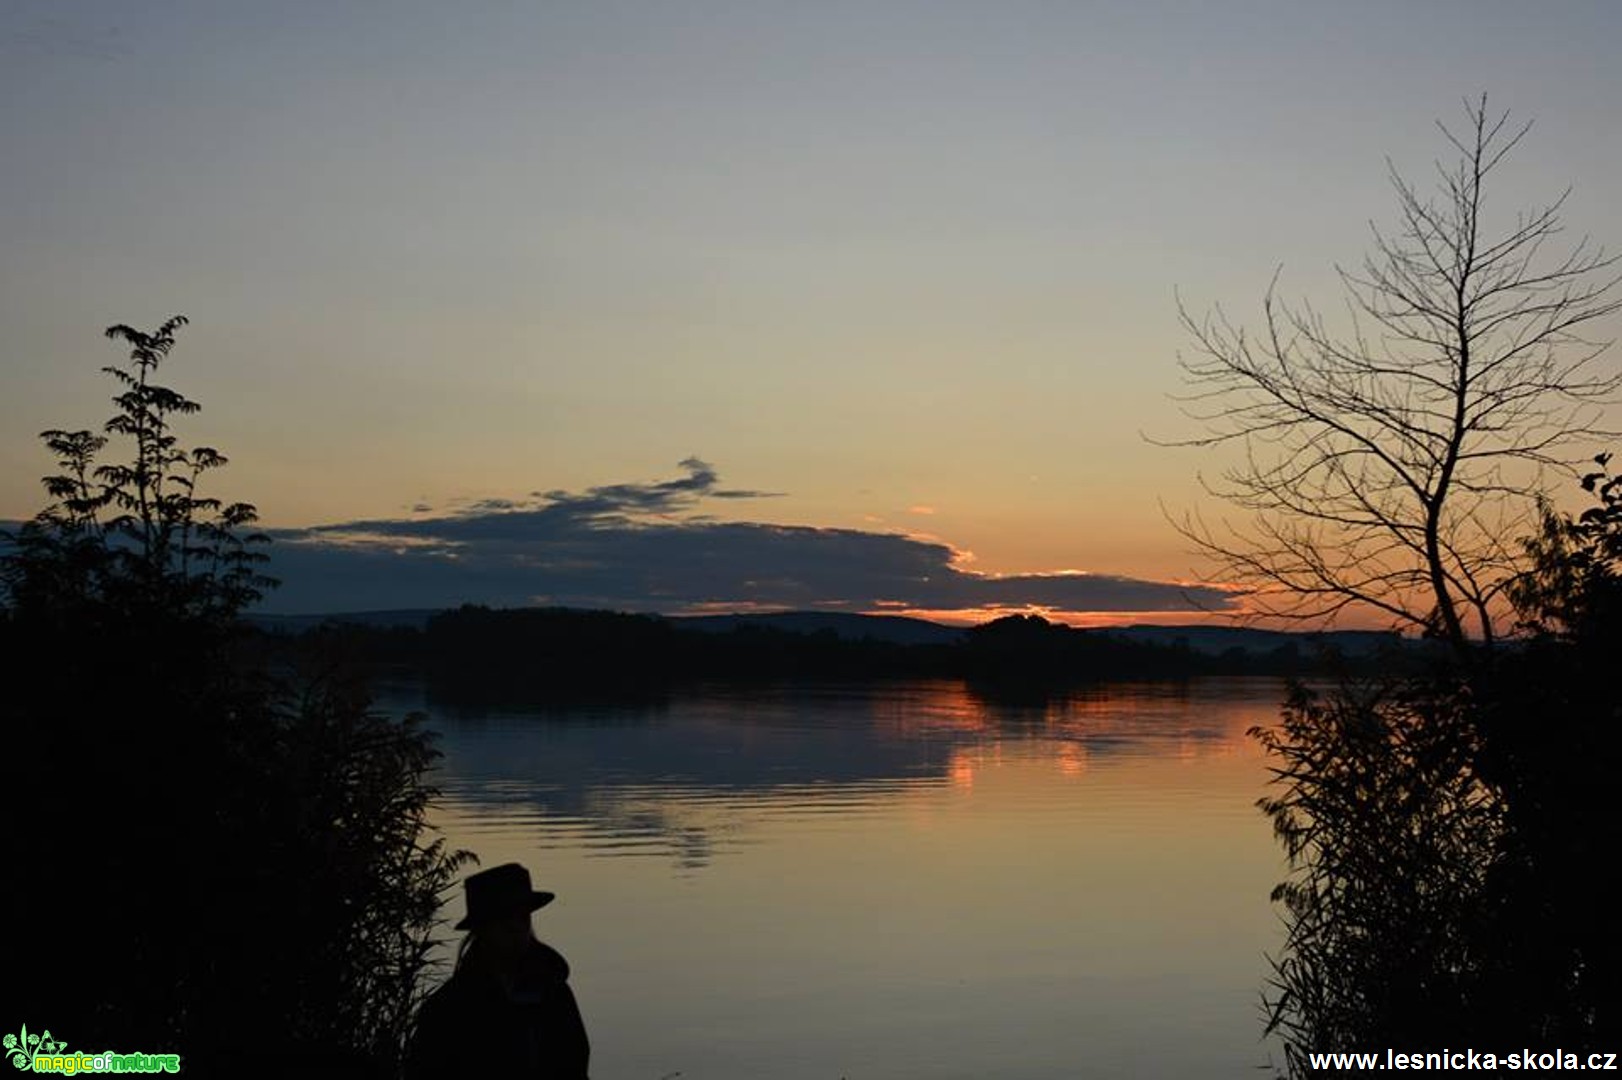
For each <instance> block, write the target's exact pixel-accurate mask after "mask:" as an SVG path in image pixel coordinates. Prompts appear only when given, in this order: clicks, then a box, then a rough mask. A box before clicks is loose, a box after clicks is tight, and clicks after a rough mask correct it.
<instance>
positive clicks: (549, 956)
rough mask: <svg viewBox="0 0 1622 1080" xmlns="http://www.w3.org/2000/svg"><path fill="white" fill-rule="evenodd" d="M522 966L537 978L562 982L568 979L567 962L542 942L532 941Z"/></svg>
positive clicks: (560, 954)
mask: <svg viewBox="0 0 1622 1080" xmlns="http://www.w3.org/2000/svg"><path fill="white" fill-rule="evenodd" d="M524 965H525V966H526V967H528V968H529V970H530V971H531V972H533V973H534V974H535V975H537V976H541V977H543V978H547V979H556V980H558V981H562V980H564V979H567V978H568V977H569V961H567V960H565V959H564V958H563V954H562V953H560V952H558V951H557V950H556V949H554V948H552V946H550V945H548V944H547V943H546V942H544V941H532V942H530V945H529V951H528V952H526V953H525V954H524Z"/></svg>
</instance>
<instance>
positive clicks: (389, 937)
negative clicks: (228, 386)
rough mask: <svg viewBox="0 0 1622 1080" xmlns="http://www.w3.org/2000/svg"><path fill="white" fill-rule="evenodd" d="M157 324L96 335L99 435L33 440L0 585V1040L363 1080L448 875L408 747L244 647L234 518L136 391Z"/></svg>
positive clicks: (250, 581) (378, 1069)
mask: <svg viewBox="0 0 1622 1080" xmlns="http://www.w3.org/2000/svg"><path fill="white" fill-rule="evenodd" d="M183 323H184V320H183V319H174V320H171V321H170V322H169V323H166V324H165V325H164V326H162V327H160V328H159V329H158V330H157V331H156V332H154V333H151V334H146V333H141V332H138V331H135V330H132V329H130V328H129V327H125V326H115V327H113V328H112V329H111V330H109V331H108V336H110V337H112V338H115V339H118V340H122V341H124V342H126V343H128V344H129V345H130V346H131V354H130V356H131V361H132V363H131V364H130V365H129V366H128V367H127V368H125V367H110V368H107V369H106V370H107V371H108V372H109V373H110V374H111V375H112V376H113V377H115V378H116V379H117V380H118V383H119V394H118V396H117V397H116V398H115V399H114V401H115V403H116V404H117V412H116V413H115V415H114V416H113V417H112V419H111V420H109V421H108V422H107V423H106V424H105V425H104V427H103V429H102V432H101V433H96V432H92V431H88V430H80V431H60V430H53V431H49V432H46V433H45V436H44V438H45V440H46V443H47V445H48V446H49V447H50V449H51V450H52V451H53V452H54V454H55V455H56V457H57V458H58V468H59V472H58V473H57V474H56V475H54V476H51V477H49V478H48V479H47V480H46V487H47V490H48V492H49V495H50V497H51V499H52V502H51V504H50V505H49V506H48V507H47V508H46V509H45V510H44V511H42V512H41V513H40V514H39V515H38V516H37V517H36V518H35V519H34V520H33V521H32V522H30V523H28V524H27V525H25V526H24V527H23V528H22V529H21V530H20V531H19V532H18V533H17V534H15V535H13V536H10V537H8V538H7V539H8V540H9V541H10V547H9V550H8V551H7V552H6V554H5V555H4V557H3V562H0V572H3V577H0V583H3V591H0V599H3V606H0V650H3V652H4V655H5V657H6V663H7V670H8V672H9V677H8V680H7V687H6V691H7V692H6V694H5V696H4V698H3V699H0V702H3V703H0V722H3V724H4V730H5V732H6V739H7V750H6V764H7V768H6V770H5V773H6V775H5V782H4V783H5V792H6V814H5V817H6V821H7V823H8V826H9V828H8V837H7V839H8V849H9V852H10V855H9V858H8V864H9V867H10V875H9V880H8V882H7V888H6V893H7V912H8V935H7V945H6V955H7V971H8V977H7V983H8V986H9V987H10V991H9V992H8V994H7V999H8V1001H10V1002H12V1005H13V1009H14V1010H15V1011H13V1012H11V1013H9V1018H10V1019H11V1020H14V1021H22V1022H24V1023H25V1024H26V1025H27V1029H28V1030H29V1031H33V1032H42V1031H45V1032H50V1033H53V1034H54V1036H55V1041H57V1042H60V1043H64V1044H66V1046H67V1047H68V1049H69V1050H72V1051H88V1052H100V1051H102V1050H107V1049H110V1050H114V1051H117V1052H120V1053H129V1052H143V1053H178V1054H179V1055H181V1062H180V1064H181V1068H182V1070H183V1071H184V1073H185V1074H187V1075H195V1076H220V1077H225V1076H229V1077H238V1076H245V1077H254V1076H352V1077H366V1076H379V1077H382V1076H391V1075H393V1074H394V1071H395V1066H396V1063H397V1059H398V1056H399V1053H400V1048H401V1045H402V1040H403V1039H404V1038H405V1037H406V1034H407V1029H408V1026H409V1024H410V1022H411V1018H412V1014H413V1010H414V1008H415V1006H416V1004H417V1002H418V1000H419V996H420V992H421V985H422V979H421V976H422V975H423V973H424V970H425V965H426V961H427V956H428V951H429V946H430V935H431V933H432V932H433V931H434V928H435V925H436V919H437V912H438V907H439V902H440V894H441V891H442V890H443V889H445V888H447V887H448V886H449V885H450V884H451V883H452V882H453V880H454V877H455V875H456V871H457V869H458V867H459V866H460V865H461V861H462V860H461V859H460V858H459V857H458V856H456V855H454V854H452V853H448V852H446V851H444V850H443V849H442V848H441V847H440V846H439V845H438V844H437V843H433V842H429V839H428V837H427V835H426V831H425V828H424V823H423V815H424V812H425V810H426V807H427V802H428V798H429V796H430V794H431V792H430V790H429V789H428V788H427V787H425V786H424V784H423V777H424V772H425V770H426V769H427V768H428V766H429V765H430V763H431V761H432V759H433V757H434V751H433V749H432V747H431V745H430V743H429V737H428V735H427V734H426V733H425V732H424V731H423V730H422V728H421V727H420V726H419V725H418V723H417V721H416V720H407V721H405V722H403V723H402V722H396V721H392V720H388V719H385V718H383V717H380V716H378V715H375V714H373V713H372V712H370V711H369V710H368V707H367V705H368V703H367V698H366V696H365V693H364V692H363V690H362V689H361V686H360V684H359V682H358V681H357V680H356V679H354V678H352V677H350V676H349V675H347V674H346V673H345V672H344V671H343V670H341V669H339V668H337V667H335V666H334V665H333V664H332V663H331V662H330V658H327V657H323V656H321V655H319V654H312V653H308V652H303V651H292V652H287V653H285V654H284V655H283V656H282V657H281V660H282V663H281V664H280V666H279V668H278V669H277V670H274V671H273V670H272V669H271V668H270V667H269V666H267V665H266V664H264V663H262V662H261V659H260V652H261V651H260V650H256V649H254V648H252V647H251V642H250V641H249V640H248V637H247V635H246V634H245V629H244V627H243V624H242V623H241V622H240V621H239V619H238V616H239V613H240V612H241V610H242V609H243V608H244V606H246V605H247V604H249V603H251V602H253V601H254V600H255V599H257V598H258V597H259V596H260V595H261V593H262V592H263V590H264V589H266V588H268V587H270V586H271V585H272V584H273V583H272V582H271V581H269V580H268V579H267V578H265V577H263V576H262V575H261V574H260V572H259V567H260V565H261V562H262V559H263V555H262V553H261V552H260V551H258V550H257V548H258V546H259V541H260V538H259V537H258V536H256V535H253V534H251V533H247V532H246V531H245V530H247V529H248V527H250V526H251V524H252V522H253V520H254V512H253V508H252V507H251V506H249V505H247V504H243V503H234V504H230V505H226V504H222V503H221V502H219V501H217V500H215V499H213V498H210V497H207V496H205V495H204V494H203V493H202V490H201V484H200V479H201V477H202V474H203V473H205V472H208V471H210V470H212V469H214V468H216V467H218V466H220V465H223V464H224V463H225V459H224V457H223V456H222V455H220V454H219V453H217V452H216V451H214V450H213V449H210V448H207V447H196V448H190V449H188V448H185V447H183V446H182V445H181V444H180V443H179V441H178V439H177V436H176V434H175V433H174V431H173V429H172V426H171V422H172V420H173V419H174V418H175V417H176V416H179V415H184V414H187V413H191V412H194V411H196V409H197V406H196V405H195V404H194V403H192V402H191V401H189V400H187V399H186V398H184V397H183V396H181V395H180V394H178V393H176V392H175V391H173V390H171V389H168V388H166V387H163V386H161V385H159V384H158V383H157V382H156V380H155V374H156V371H157V368H158V366H159V364H160V362H161V361H162V360H163V359H164V358H165V357H166V356H167V354H168V352H169V350H170V348H171V346H172V345H173V344H174V337H175V332H176V330H177V329H178V328H179V327H180V326H181V325H183ZM110 438H113V439H117V440H118V443H119V445H121V446H125V447H128V448H129V456H128V457H127V458H125V459H123V460H108V459H107V458H106V457H105V456H104V454H103V451H104V450H105V449H106V448H107V446H108V443H109V439H110Z"/></svg>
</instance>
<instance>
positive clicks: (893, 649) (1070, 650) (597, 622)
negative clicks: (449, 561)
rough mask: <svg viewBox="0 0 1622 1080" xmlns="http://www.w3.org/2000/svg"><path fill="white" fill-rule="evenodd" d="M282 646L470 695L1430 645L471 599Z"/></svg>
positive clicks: (1360, 662)
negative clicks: (887, 635)
mask: <svg viewBox="0 0 1622 1080" xmlns="http://www.w3.org/2000/svg"><path fill="white" fill-rule="evenodd" d="M262 641H263V643H264V647H266V648H267V649H269V650H271V651H273V652H274V651H275V650H277V649H279V648H282V647H284V646H285V645H286V644H290V643H292V642H296V641H302V642H305V643H312V642H323V643H324V644H323V645H322V646H321V650H322V651H324V652H332V651H334V650H338V651H342V652H343V653H344V654H346V655H348V656H350V657H352V658H353V659H354V660H355V661H356V662H357V663H360V664H364V665H366V666H368V667H369V668H371V669H373V670H374V671H376V670H390V669H392V670H396V671H399V672H402V673H410V674H413V675H417V676H421V677H423V678H426V679H427V680H429V681H430V683H432V684H433V686H434V687H435V688H436V689H437V690H438V691H439V692H442V693H445V694H448V695H450V696H454V697H458V698H462V699H477V698H489V699H493V700H512V699H522V698H529V699H546V698H571V697H574V698H601V697H635V696H639V695H646V694H649V693H656V692H661V691H663V690H665V689H668V688H670V687H672V686H675V685H678V684H681V683H684V682H690V681H734V682H744V681H758V680H775V679H785V678H814V679H841V680H862V679H891V678H961V679H966V680H970V681H973V682H976V683H1001V682H1006V683H1039V684H1054V685H1063V684H1068V683H1076V682H1091V681H1101V680H1110V679H1184V678H1193V677H1197V676H1207V675H1274V676H1309V675H1322V674H1327V673H1331V672H1336V671H1347V670H1353V671H1363V672H1372V671H1392V670H1410V669H1414V670H1416V669H1417V668H1418V666H1419V665H1421V664H1422V663H1423V655H1424V649H1423V648H1415V647H1414V645H1413V643H1408V644H1402V643H1400V642H1398V641H1393V642H1392V644H1391V647H1390V648H1389V649H1385V650H1369V651H1367V652H1365V653H1361V654H1358V655H1354V656H1347V655H1343V654H1342V653H1340V652H1339V651H1337V650H1336V649H1335V648H1334V647H1333V646H1332V645H1323V644H1320V643H1318V642H1315V641H1314V640H1313V639H1312V638H1309V637H1307V636H1305V635H1301V636H1299V638H1297V639H1296V640H1289V641H1285V642H1283V643H1282V644H1279V645H1276V646H1274V647H1272V648H1268V649H1245V648H1240V647H1233V648H1229V649H1226V650H1225V651H1222V652H1210V651H1202V650H1198V649H1195V648H1193V647H1191V646H1190V644H1189V643H1188V642H1187V641H1185V640H1179V639H1173V640H1172V641H1170V642H1167V643H1158V642H1148V641H1135V640H1131V639H1129V638H1126V637H1122V636H1118V635H1115V634H1112V633H1109V632H1107V631H1101V630H1081V629H1075V628H1072V627H1069V626H1065V625H1062V624H1057V623H1052V622H1049V621H1047V620H1046V619H1043V618H1041V617H1040V616H1036V615H1009V616H1004V617H1002V618H999V619H996V620H994V621H992V622H988V623H984V624H981V625H979V626H976V627H973V628H971V629H969V630H968V631H966V632H965V633H964V634H962V635H961V637H960V638H959V639H958V640H955V641H949V642H947V641H942V642H914V643H903V642H897V641H891V640H883V639H880V638H877V637H852V636H849V635H841V634H839V633H837V632H836V631H834V630H832V629H828V628H824V629H819V630H814V631H811V632H801V631H796V630H791V629H785V628H780V627H774V626H770V625H761V624H756V623H749V622H740V623H739V624H738V625H736V626H734V627H732V628H731V629H730V630H723V631H716V630H714V629H698V628H694V627H689V626H684V625H683V623H682V621H681V620H671V619H665V618H662V617H660V616H657V615H642V614H627V613H620V612H610V611H589V610H579V609H569V608H499V609H492V608H487V607H481V606H475V605H466V606H463V607H461V608H457V609H454V610H448V611H444V612H440V613H437V614H435V615H433V616H431V617H429V618H428V619H427V620H426V625H425V626H424V627H422V628H416V627H409V626H377V625H367V624H363V623H360V622H339V621H331V622H327V623H323V624H320V625H317V626H315V627H313V628H310V629H307V630H304V631H303V632H301V633H296V634H294V633H285V632H276V631H271V632H267V633H266V634H265V635H264V637H263V639H262Z"/></svg>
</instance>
